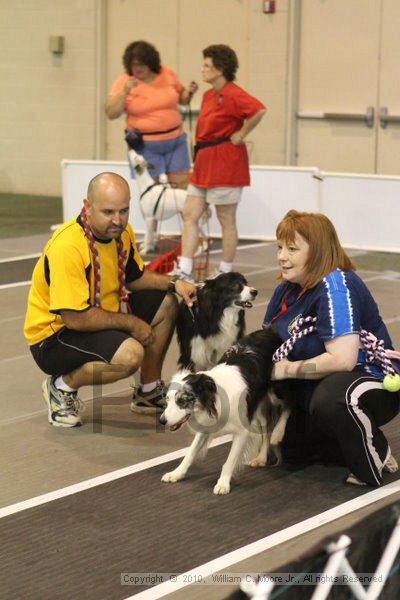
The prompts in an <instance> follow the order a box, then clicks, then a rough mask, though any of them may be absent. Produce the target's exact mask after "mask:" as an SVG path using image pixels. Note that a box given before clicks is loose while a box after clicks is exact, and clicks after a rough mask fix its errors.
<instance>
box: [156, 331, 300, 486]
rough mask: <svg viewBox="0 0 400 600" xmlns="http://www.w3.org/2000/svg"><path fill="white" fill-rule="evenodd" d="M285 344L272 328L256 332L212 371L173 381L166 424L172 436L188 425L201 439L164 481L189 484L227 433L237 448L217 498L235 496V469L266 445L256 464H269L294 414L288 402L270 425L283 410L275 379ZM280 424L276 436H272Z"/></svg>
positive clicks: (225, 469) (180, 375)
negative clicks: (213, 442) (276, 358)
mask: <svg viewBox="0 0 400 600" xmlns="http://www.w3.org/2000/svg"><path fill="white" fill-rule="evenodd" d="M280 344H281V339H280V338H279V336H278V335H277V334H276V333H275V331H274V330H273V329H272V328H270V327H269V328H267V329H262V330H259V331H255V332H254V333H251V334H249V335H247V336H245V337H243V338H242V339H241V340H239V342H237V343H236V344H235V345H234V346H233V347H232V348H230V350H228V351H227V352H226V353H225V355H224V356H223V358H222V359H221V361H220V363H219V364H218V365H216V366H215V367H213V368H212V369H210V370H209V371H205V372H200V373H191V372H189V371H187V370H183V371H180V372H178V373H177V374H176V375H175V376H174V377H173V379H172V381H171V384H170V387H169V390H168V393H167V407H166V409H165V410H164V412H163V413H162V415H161V417H160V422H161V423H162V424H163V425H166V426H167V427H168V428H169V429H170V430H172V431H176V430H177V429H179V427H181V425H183V424H184V423H186V422H188V424H189V425H190V426H191V428H192V429H193V430H195V431H196V435H195V437H194V440H193V442H192V445H191V446H190V448H189V450H188V452H187V454H186V456H185V457H184V459H183V460H182V462H181V464H180V465H179V466H178V467H177V468H176V469H175V470H174V471H171V472H170V473H166V474H165V475H164V476H163V477H162V481H164V482H170V483H173V482H176V481H180V480H181V479H183V478H184V477H185V476H186V473H187V471H188V469H189V467H190V466H191V464H192V463H193V461H194V460H195V458H196V457H197V455H198V454H199V452H200V451H201V450H203V451H206V449H207V446H208V443H209V441H210V439H211V437H215V436H216V435H221V434H224V433H231V434H232V436H233V438H232V445H231V448H230V451H229V455H228V458H227V460H226V462H225V463H224V465H223V467H222V471H221V474H220V477H219V479H218V481H217V483H216V485H215V487H214V494H229V492H230V482H231V478H232V475H233V474H234V472H235V469H237V468H238V467H239V466H241V465H243V464H244V462H245V461H248V460H249V458H251V456H250V455H251V453H252V452H253V451H254V448H257V450H258V449H259V448H260V445H261V448H260V449H259V453H258V455H257V456H256V458H254V459H253V460H251V462H250V465H251V466H264V465H265V464H266V462H267V454H268V450H269V443H271V444H277V443H279V442H280V441H281V439H280V437H281V436H282V437H283V433H284V430H285V424H286V420H287V417H288V414H289V412H288V411H286V412H285V410H286V406H287V405H286V401H285V405H284V406H285V410H283V411H282V410H279V412H280V413H281V416H280V418H278V417H276V418H275V417H274V418H273V419H271V422H270V423H269V424H268V418H271V415H272V409H273V406H272V405H273V404H278V405H279V406H281V405H282V402H283V401H281V400H280V399H278V398H277V397H276V395H275V394H273V393H272V387H273V384H272V383H271V380H270V376H271V370H272V355H273V353H274V352H275V350H276V349H277V348H278V347H279V345H280ZM279 383H281V382H279ZM282 393H284V389H283V388H282V386H281V394H282ZM267 398H268V400H267ZM282 415H283V417H282ZM277 421H278V424H277ZM276 424H277V427H276V428H275V429H276V431H275V429H274V431H273V433H272V435H271V436H270V432H271V430H272V429H273V428H274V427H275V425H276ZM269 437H271V439H269ZM278 462H279V460H278Z"/></svg>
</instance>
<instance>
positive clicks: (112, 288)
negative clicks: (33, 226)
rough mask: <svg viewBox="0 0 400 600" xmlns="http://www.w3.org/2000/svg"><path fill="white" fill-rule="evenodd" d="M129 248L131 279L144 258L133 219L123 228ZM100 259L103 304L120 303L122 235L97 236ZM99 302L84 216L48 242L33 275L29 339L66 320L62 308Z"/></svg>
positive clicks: (39, 338) (53, 329)
mask: <svg viewBox="0 0 400 600" xmlns="http://www.w3.org/2000/svg"><path fill="white" fill-rule="evenodd" d="M121 239H122V243H123V248H124V253H125V279H126V282H127V283H129V282H131V281H134V280H135V279H138V278H139V277H141V276H142V274H143V270H144V264H143V261H142V258H141V257H140V255H139V252H138V250H137V247H136V243H135V234H134V232H133V229H132V227H131V226H130V225H129V224H128V225H127V227H126V229H125V230H124V231H123V232H122V234H121ZM96 246H97V249H98V253H99V260H100V273H101V283H100V305H101V307H102V308H104V309H105V310H109V311H112V312H118V311H119V308H120V298H119V278H118V250H117V243H116V240H109V241H101V240H97V239H96ZM93 304H94V268H93V257H92V253H91V252H90V249H89V243H88V240H87V239H86V237H85V232H84V230H83V227H82V222H81V220H80V217H74V218H73V219H71V220H70V221H67V222H66V223H64V224H63V225H61V227H59V228H58V229H57V231H55V232H54V234H53V236H52V237H51V238H50V240H49V241H48V242H47V244H46V246H45V248H44V250H43V254H42V255H41V257H40V258H39V260H38V262H37V263H36V266H35V268H34V271H33V275H32V286H31V289H30V292H29V297H28V308H27V313H26V318H25V326H24V334H25V337H26V339H27V340H28V343H29V345H32V344H37V343H39V342H41V341H42V340H44V339H46V338H47V337H49V336H51V335H53V334H54V333H56V332H57V331H59V330H60V329H61V328H62V327H64V326H65V324H64V322H63V320H62V317H61V315H60V311H62V310H75V311H84V310H87V309H88V308H90V306H92V305H93Z"/></svg>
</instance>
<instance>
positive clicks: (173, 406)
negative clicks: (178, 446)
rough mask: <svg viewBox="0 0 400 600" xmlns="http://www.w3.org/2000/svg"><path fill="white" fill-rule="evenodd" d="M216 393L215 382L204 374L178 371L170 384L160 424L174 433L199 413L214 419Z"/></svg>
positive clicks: (215, 414) (215, 413) (215, 415)
mask: <svg viewBox="0 0 400 600" xmlns="http://www.w3.org/2000/svg"><path fill="white" fill-rule="evenodd" d="M216 393H217V386H216V385H215V381H214V380H213V379H212V378H211V377H209V376H208V375H206V374H205V373H196V374H193V373H190V372H189V371H186V370H184V371H180V372H179V373H177V374H176V375H175V376H174V377H173V379H172V381H171V383H170V386H169V389H168V393H167V407H166V409H165V410H164V412H163V413H162V415H161V417H160V423H161V424H162V425H166V426H167V427H169V429H170V430H171V431H176V430H177V429H179V428H180V427H181V426H182V425H183V424H184V423H186V422H187V421H188V420H189V419H190V417H191V416H192V415H193V414H194V413H196V412H199V411H201V412H205V413H206V414H207V416H208V417H210V418H214V417H215V418H216V417H217V410H216V406H215V404H216Z"/></svg>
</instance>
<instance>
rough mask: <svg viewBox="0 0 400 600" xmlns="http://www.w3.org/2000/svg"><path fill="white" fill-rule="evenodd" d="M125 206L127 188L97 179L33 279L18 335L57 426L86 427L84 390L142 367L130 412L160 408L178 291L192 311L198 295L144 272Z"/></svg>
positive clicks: (110, 177)
mask: <svg viewBox="0 0 400 600" xmlns="http://www.w3.org/2000/svg"><path fill="white" fill-rule="evenodd" d="M129 202H130V190H129V185H128V183H127V182H126V181H125V179H123V178H122V177H120V176H119V175H117V174H116V173H101V174H99V175H97V176H96V177H94V178H93V179H92V180H91V182H90V183H89V187H88V193H87V198H85V199H84V201H83V204H84V205H83V209H82V211H81V213H80V214H79V215H78V216H77V217H74V218H72V219H71V220H70V221H68V222H66V223H64V224H63V225H62V226H61V227H59V228H58V229H57V231H56V232H55V233H54V234H53V236H52V237H51V239H50V240H49V241H48V242H47V244H46V246H45V248H44V251H43V254H42V255H41V257H40V258H39V260H38V262H37V264H36V266H35V269H34V271H33V276H32V286H31V289H30V293H29V298H28V308H27V313H26V318H25V326H24V334H25V337H26V339H27V341H28V344H29V347H30V350H31V352H32V355H33V358H34V359H35V361H36V363H37V364H38V366H39V367H40V369H42V371H44V372H45V373H47V374H48V375H49V377H47V378H46V380H45V381H44V382H43V386H42V389H43V398H44V400H45V401H46V404H47V406H48V419H49V422H50V423H51V424H52V425H55V426H58V427H74V426H76V425H80V424H81V423H82V416H81V414H80V413H81V403H80V400H79V398H78V393H77V392H78V390H79V389H80V388H81V387H82V386H85V385H96V384H103V383H111V382H114V381H118V380H119V379H124V378H126V377H128V376H130V375H132V374H133V373H135V372H136V371H137V370H138V369H139V368H140V369H141V385H140V386H139V387H138V388H137V389H135V392H134V396H133V399H132V403H131V410H132V411H134V412H139V413H154V412H161V411H162V409H163V405H164V397H165V392H166V390H165V386H164V384H163V382H162V380H161V370H162V365H163V360H164V357H165V354H166V351H167V349H168V346H169V343H170V341H171V337H172V333H173V330H174V325H175V319H176V315H177V299H176V295H175V292H176V294H177V295H178V296H180V297H182V298H183V299H184V300H185V302H186V303H187V304H188V305H191V304H192V302H193V297H194V295H195V286H194V285H193V284H191V283H188V282H184V281H176V282H175V281H174V280H171V278H170V277H168V276H166V275H161V274H159V273H156V272H154V271H150V270H147V269H146V268H145V267H144V264H143V261H142V259H141V257H140V255H139V253H138V250H137V247H136V242H135V235H134V232H133V229H132V227H131V226H130V225H129V223H128V217H129ZM171 292H172V293H171Z"/></svg>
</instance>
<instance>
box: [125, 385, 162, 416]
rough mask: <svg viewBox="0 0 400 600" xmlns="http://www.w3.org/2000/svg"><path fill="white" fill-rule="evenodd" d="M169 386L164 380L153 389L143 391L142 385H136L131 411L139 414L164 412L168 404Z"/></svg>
mask: <svg viewBox="0 0 400 600" xmlns="http://www.w3.org/2000/svg"><path fill="white" fill-rule="evenodd" d="M167 391H168V388H167V387H166V386H165V385H164V382H163V381H160V383H159V384H158V385H157V386H156V387H155V388H154V390H151V392H143V391H142V389H141V387H140V386H139V387H135V388H134V392H133V398H132V402H131V411H132V412H135V413H139V414H152V413H162V412H163V411H164V409H165V407H166V405H167V402H166V399H165V398H166V396H167Z"/></svg>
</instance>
